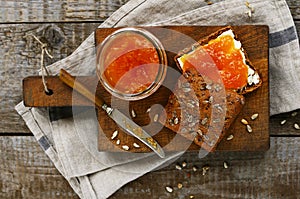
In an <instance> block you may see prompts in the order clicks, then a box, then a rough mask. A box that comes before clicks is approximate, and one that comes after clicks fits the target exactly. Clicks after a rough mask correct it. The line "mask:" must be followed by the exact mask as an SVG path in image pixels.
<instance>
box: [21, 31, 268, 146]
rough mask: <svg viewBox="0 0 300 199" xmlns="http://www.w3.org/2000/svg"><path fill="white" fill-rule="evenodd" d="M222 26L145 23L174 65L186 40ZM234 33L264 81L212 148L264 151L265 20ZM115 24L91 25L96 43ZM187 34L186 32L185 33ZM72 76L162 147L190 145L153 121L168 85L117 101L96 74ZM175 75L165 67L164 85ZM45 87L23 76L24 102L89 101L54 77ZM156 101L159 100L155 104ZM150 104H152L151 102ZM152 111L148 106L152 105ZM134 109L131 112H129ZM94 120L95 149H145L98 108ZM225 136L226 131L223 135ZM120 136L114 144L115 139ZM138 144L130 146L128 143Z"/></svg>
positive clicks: (36, 79) (60, 103)
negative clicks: (96, 124)
mask: <svg viewBox="0 0 300 199" xmlns="http://www.w3.org/2000/svg"><path fill="white" fill-rule="evenodd" d="M220 28H222V27H221V26H220V27H217V26H164V27H147V28H146V29H147V30H148V31H150V32H151V33H153V34H154V35H155V36H156V37H157V38H158V39H159V40H160V41H161V42H162V44H163V46H164V47H165V49H167V50H168V51H167V57H168V65H169V66H170V67H172V68H174V69H176V70H177V67H176V64H175V62H174V60H173V57H174V56H175V55H176V53H177V52H178V51H179V50H182V49H183V48H185V47H188V46H190V45H191V44H193V43H194V42H195V41H197V40H200V39H201V38H203V37H205V36H207V35H209V34H211V33H213V32H215V31H217V30H218V29H220ZM233 29H234V31H235V33H236V34H237V36H238V39H239V40H240V41H241V42H242V45H243V48H244V49H245V50H246V51H247V53H248V56H249V59H250V60H251V61H252V63H253V65H254V66H255V68H256V69H257V70H258V72H259V74H260V76H261V78H262V81H263V84H262V86H261V87H260V88H259V89H257V90H256V91H254V92H252V93H250V94H247V95H245V98H246V104H245V106H244V108H243V110H242V112H241V113H240V114H239V115H238V117H237V119H236V120H235V122H234V123H233V124H232V126H231V128H230V130H229V131H228V132H226V135H227V136H228V135H233V136H234V138H233V139H232V140H230V141H227V140H226V139H224V140H222V141H221V143H220V144H219V146H218V147H217V150H219V151H265V150H267V149H268V148H269V143H270V142H269V78H268V72H269V70H268V33H269V29H268V27H267V26H250V25H247V26H234V27H233ZM115 30H116V29H115V28H103V29H97V30H96V31H95V44H96V46H97V45H98V44H100V43H101V42H102V41H103V40H104V39H105V38H106V37H107V36H108V35H109V34H110V33H112V32H113V31H115ZM187 36H188V37H187ZM76 80H78V81H80V82H82V83H83V84H85V85H86V86H88V87H90V88H93V87H94V88H95V89H96V90H95V92H96V95H100V96H101V97H102V98H103V99H104V100H105V101H106V103H108V104H110V103H111V102H112V104H113V105H114V106H116V107H117V108H118V109H119V110H121V111H122V112H123V113H124V114H126V115H128V116H129V117H131V118H132V120H134V121H135V122H136V123H138V124H139V125H141V126H145V125H147V126H146V127H145V129H146V130H147V131H148V132H149V133H150V134H152V135H153V137H154V139H156V140H157V141H158V143H159V144H160V145H162V146H164V149H165V150H166V151H174V150H176V151H178V150H184V148H183V147H182V146H186V145H189V144H190V142H189V141H187V140H186V139H185V138H183V137H181V136H175V135H176V134H175V133H174V132H172V131H170V130H169V129H167V128H163V127H162V126H161V125H160V124H159V123H157V122H153V118H154V117H155V115H156V114H159V113H160V112H161V108H162V107H163V106H164V105H165V104H166V103H167V100H168V96H169V95H170V93H171V91H170V90H169V89H167V88H166V87H164V86H162V87H160V88H159V89H158V91H157V92H156V93H154V94H153V95H151V96H150V97H148V98H146V99H143V100H139V101H133V102H127V101H122V100H119V99H116V98H112V97H111V96H110V95H109V94H108V93H107V92H106V91H105V90H104V88H103V87H102V86H101V85H100V84H98V79H97V77H95V76H94V77H77V78H76ZM176 80H177V78H176V77H174V76H171V75H170V74H169V72H168V73H167V77H166V79H165V82H164V85H169V86H172V85H175V83H176ZM47 82H48V85H49V87H50V88H51V89H52V90H53V94H52V95H46V94H45V93H44V90H43V85H42V83H41V78H40V77H28V78H25V79H24V80H23V96H24V103H25V105H26V106H34V107H45V106H57V107H60V106H93V105H92V104H91V103H90V102H88V101H87V100H86V99H85V98H84V97H82V96H80V94H77V93H76V92H74V93H73V92H72V90H71V89H70V88H68V87H67V86H65V85H64V84H63V83H62V82H60V80H59V79H58V77H49V78H47ZM158 104H160V105H161V106H160V107H159V106H158ZM153 105H154V106H153ZM151 106H153V107H152V108H151V111H150V112H148V111H147V110H148V109H149V107H151ZM132 110H134V113H135V115H136V116H135V117H132ZM254 113H258V114H259V116H258V118H257V119H256V120H254V121H252V120H251V119H250V117H251V115H252V114H254ZM97 114H98V121H99V136H98V148H99V151H118V152H119V151H122V149H121V147H122V146H123V145H128V146H129V147H130V150H129V151H131V152H149V151H150V149H148V147H146V146H144V145H143V144H142V143H141V142H139V141H138V140H137V139H135V138H133V137H132V136H130V135H127V134H126V133H124V132H123V131H122V130H121V129H120V128H118V126H117V125H116V124H115V123H114V122H113V121H112V120H111V119H109V118H108V117H107V116H106V114H105V113H104V111H102V110H97ZM243 118H245V119H247V120H248V121H249V123H250V124H251V126H252V129H253V132H252V133H248V132H247V130H246V127H245V125H243V124H242V123H241V122H240V121H241V119H243ZM115 130H118V132H119V133H118V136H117V138H115V139H114V140H111V139H110V138H111V136H112V133H113V132H114V131H115ZM227 136H226V137H227ZM117 140H120V144H119V145H117V144H116V141H117ZM134 142H135V143H137V144H138V145H140V146H141V147H140V148H134V147H133V146H132V145H133V143H134ZM188 150H199V147H198V146H197V145H195V144H193V143H192V144H191V145H190V147H189V149H188Z"/></svg>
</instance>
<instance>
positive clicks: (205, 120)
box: [201, 117, 208, 125]
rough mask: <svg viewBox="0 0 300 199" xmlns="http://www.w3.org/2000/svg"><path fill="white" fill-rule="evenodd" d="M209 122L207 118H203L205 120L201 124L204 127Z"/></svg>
mask: <svg viewBox="0 0 300 199" xmlns="http://www.w3.org/2000/svg"><path fill="white" fill-rule="evenodd" d="M207 120H208V118H207V117H205V118H203V120H202V121H201V124H202V125H205V124H206V123H207Z"/></svg>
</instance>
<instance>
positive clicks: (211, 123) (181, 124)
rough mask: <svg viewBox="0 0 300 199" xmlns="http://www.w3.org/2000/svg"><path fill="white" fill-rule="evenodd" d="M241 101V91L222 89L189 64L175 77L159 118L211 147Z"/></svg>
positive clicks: (173, 129) (218, 140)
mask: <svg viewBox="0 0 300 199" xmlns="http://www.w3.org/2000/svg"><path fill="white" fill-rule="evenodd" d="M244 103H245V100H244V97H243V95H241V94H238V93H237V92H235V91H233V90H226V89H225V88H224V87H222V84H220V83H218V82H214V81H212V80H210V79H208V78H206V77H205V76H202V75H200V74H199V73H198V72H197V71H196V70H195V69H193V68H191V69H189V70H187V71H185V72H184V73H183V76H181V77H180V78H179V79H178V82H177V84H176V85H175V88H174V91H173V93H172V94H171V95H170V96H169V100H168V103H167V105H166V107H165V112H164V114H162V115H161V116H160V118H159V121H160V122H161V123H162V124H163V125H164V126H166V127H167V128H169V129H171V130H172V131H174V132H176V133H179V134H180V135H182V136H183V137H185V138H187V139H189V140H191V141H194V142H195V143H196V144H197V145H199V146H200V147H202V148H204V149H205V150H207V151H214V150H215V148H216V146H217V145H218V143H219V142H220V141H221V140H222V138H223V137H224V135H225V132H227V130H228V129H229V127H230V125H231V124H232V122H233V121H234V120H235V118H236V116H237V115H238V114H239V112H240V111H241V109H242V107H243V105H244Z"/></svg>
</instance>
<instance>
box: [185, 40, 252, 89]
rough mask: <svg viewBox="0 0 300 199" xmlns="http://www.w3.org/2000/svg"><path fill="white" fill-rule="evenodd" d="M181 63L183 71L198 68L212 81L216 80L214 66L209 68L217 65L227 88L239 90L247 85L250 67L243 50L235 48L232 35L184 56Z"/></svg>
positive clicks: (211, 42) (213, 41)
mask: <svg viewBox="0 0 300 199" xmlns="http://www.w3.org/2000/svg"><path fill="white" fill-rule="evenodd" d="M204 51H205V52H206V53H205V52H204ZM211 59H212V60H211ZM199 60H201V61H199ZM181 61H182V62H183V66H182V69H183V70H186V69H188V68H189V67H196V69H197V70H198V71H199V72H200V73H201V74H203V75H207V76H209V77H210V78H212V79H215V77H214V75H213V70H214V69H213V68H214V66H212V67H209V66H210V65H214V64H215V66H216V67H217V68H218V71H219V74H220V76H221V78H222V80H223V83H224V86H225V88H233V89H239V88H242V87H244V86H246V85H247V78H248V66H247V65H246V64H245V63H244V61H243V55H242V54H241V49H238V48H235V44H234V38H233V37H232V36H231V35H221V36H219V37H218V38H216V39H214V40H211V41H210V42H209V43H208V44H207V45H204V46H201V47H200V48H197V49H196V50H195V51H193V52H192V53H190V54H186V55H184V56H183V57H182V59H181ZM212 61H213V62H214V64H212V63H213V62H212ZM209 63H211V64H209Z"/></svg>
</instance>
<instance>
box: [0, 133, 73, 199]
mask: <svg viewBox="0 0 300 199" xmlns="http://www.w3.org/2000/svg"><path fill="white" fill-rule="evenodd" d="M0 162H1V164H0V198H3V199H4V198H16V199H17V198H78V196H77V195H76V194H75V193H74V191H73V190H72V189H71V187H70V185H69V184H68V182H67V181H66V180H65V179H64V177H63V176H62V175H60V173H59V172H58V171H57V169H56V168H55V167H54V165H53V163H52V162H51V161H50V159H49V158H48V157H47V155H46V154H45V153H44V152H43V150H42V149H41V147H40V146H39V145H38V143H37V142H36V140H35V138H34V137H32V136H24V137H5V136H1V137H0Z"/></svg>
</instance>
